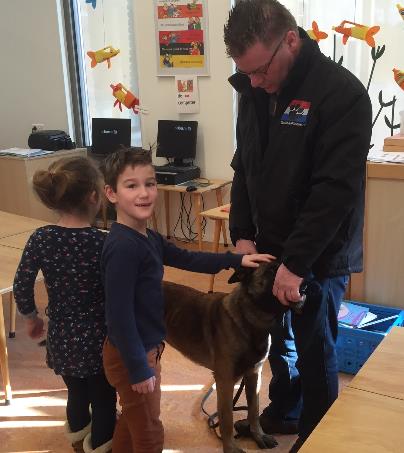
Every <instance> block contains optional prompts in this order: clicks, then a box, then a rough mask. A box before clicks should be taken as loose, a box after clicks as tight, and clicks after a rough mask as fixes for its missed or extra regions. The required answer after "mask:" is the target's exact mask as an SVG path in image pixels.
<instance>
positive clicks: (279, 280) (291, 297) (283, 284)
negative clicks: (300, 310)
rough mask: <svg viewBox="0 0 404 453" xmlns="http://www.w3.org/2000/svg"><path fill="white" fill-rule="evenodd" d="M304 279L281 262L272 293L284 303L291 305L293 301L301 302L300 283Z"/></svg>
mask: <svg viewBox="0 0 404 453" xmlns="http://www.w3.org/2000/svg"><path fill="white" fill-rule="evenodd" d="M302 282H303V279H302V278H301V277H299V276H298V275H296V274H294V273H293V272H291V271H290V270H289V269H288V268H287V267H286V266H285V265H284V264H281V265H280V266H279V268H278V271H277V273H276V277H275V281H274V286H273V289H272V294H273V295H274V296H275V297H276V298H277V299H278V300H279V302H280V303H281V304H282V305H286V306H290V305H291V304H293V303H297V302H300V301H301V300H302V295H301V294H300V291H299V289H300V285H301V284H302Z"/></svg>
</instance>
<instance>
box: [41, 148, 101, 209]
mask: <svg viewBox="0 0 404 453" xmlns="http://www.w3.org/2000/svg"><path fill="white" fill-rule="evenodd" d="M33 188H34V191H35V193H36V194H37V195H38V197H39V198H40V200H41V201H42V203H43V204H44V205H45V206H46V207H47V208H49V209H52V210H55V211H61V212H67V213H78V214H88V213H89V208H90V205H89V198H90V196H91V194H92V193H93V192H95V193H96V196H97V199H98V198H99V197H100V196H101V193H102V175H101V173H100V171H99V170H98V169H97V167H96V166H95V164H93V163H92V162H91V161H90V160H89V159H88V158H86V157H65V158H62V159H59V160H57V161H56V162H53V163H52V164H51V165H50V166H49V168H48V170H38V171H37V172H35V174H34V177H33Z"/></svg>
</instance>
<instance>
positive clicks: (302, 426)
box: [263, 276, 349, 439]
mask: <svg viewBox="0 0 404 453" xmlns="http://www.w3.org/2000/svg"><path fill="white" fill-rule="evenodd" d="M348 279H349V277H348V276H341V277H334V278H326V279H322V280H317V283H318V285H319V288H320V290H319V291H318V292H317V293H316V294H309V295H308V296H307V298H306V303H305V305H304V309H303V313H302V314H300V315H299V314H296V313H294V312H292V311H288V312H287V313H286V314H285V315H284V317H283V321H282V323H280V324H279V325H278V327H277V328H276V329H275V330H274V331H273V332H272V333H271V342H272V343H271V348H270V350H269V357H268V359H269V364H270V366H271V370H272V375H273V377H272V380H271V382H270V384H269V398H270V400H271V403H270V404H269V406H268V407H267V408H265V409H264V411H263V415H264V416H267V417H269V418H274V419H280V420H297V419H299V436H301V437H302V438H304V439H305V438H306V437H308V435H309V434H310V433H311V431H312V430H313V429H314V428H315V426H316V425H317V423H318V422H319V421H320V420H321V418H322V417H323V415H324V414H325V413H326V412H327V410H328V408H329V407H330V406H331V404H332V403H333V402H334V400H335V399H336V398H337V396H338V361H337V353H336V347H335V345H336V341H337V334H338V320H337V316H338V311H339V307H340V305H341V301H342V297H343V295H344V293H345V289H346V285H347V283H348ZM318 285H317V286H318ZM303 402H304V403H303Z"/></svg>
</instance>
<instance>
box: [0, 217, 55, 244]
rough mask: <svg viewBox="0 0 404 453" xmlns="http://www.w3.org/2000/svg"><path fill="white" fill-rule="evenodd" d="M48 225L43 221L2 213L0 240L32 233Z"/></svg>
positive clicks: (0, 218)
mask: <svg viewBox="0 0 404 453" xmlns="http://www.w3.org/2000/svg"><path fill="white" fill-rule="evenodd" d="M46 224H47V223H46V222H43V221H41V220H36V219H31V218H29V217H23V216H20V215H16V214H10V213H9V212H4V211H0V238H4V237H8V236H13V235H16V234H19V233H24V232H27V231H30V232H32V230H35V229H36V228H39V227H41V226H43V225H46Z"/></svg>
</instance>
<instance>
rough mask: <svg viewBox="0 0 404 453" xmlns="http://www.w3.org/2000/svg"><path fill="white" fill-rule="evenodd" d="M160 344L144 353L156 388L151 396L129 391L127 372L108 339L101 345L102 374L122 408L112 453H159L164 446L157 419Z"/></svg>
mask: <svg viewBox="0 0 404 453" xmlns="http://www.w3.org/2000/svg"><path fill="white" fill-rule="evenodd" d="M163 349H164V345H163V344H161V345H159V346H157V347H156V348H154V349H152V350H151V351H149V352H148V353H147V360H148V363H149V366H150V368H153V369H154V372H155V376H156V385H155V388H154V392H152V393H146V394H142V393H138V392H135V391H133V390H132V387H131V383H130V380H129V374H128V370H127V368H126V367H125V364H124V363H123V360H122V357H121V355H120V353H119V351H118V349H117V348H115V347H114V346H113V345H112V344H111V343H110V342H109V341H108V338H107V339H106V340H105V343H104V350H103V358H104V368H105V375H106V376H107V379H108V382H109V383H110V384H111V385H112V386H113V387H115V389H116V390H117V392H118V395H119V401H120V404H121V406H122V415H121V416H120V417H119V419H118V421H117V424H116V426H115V431H114V437H113V440H112V453H161V452H162V451H163V444H164V428H163V424H162V423H161V420H160V400H161V387H160V385H161V365H160V357H161V354H162V352H163Z"/></svg>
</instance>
